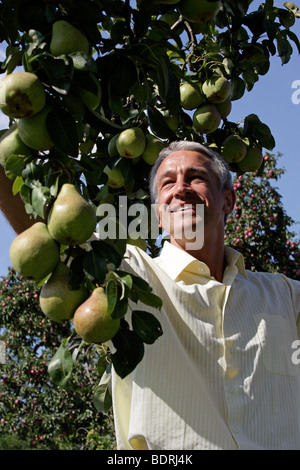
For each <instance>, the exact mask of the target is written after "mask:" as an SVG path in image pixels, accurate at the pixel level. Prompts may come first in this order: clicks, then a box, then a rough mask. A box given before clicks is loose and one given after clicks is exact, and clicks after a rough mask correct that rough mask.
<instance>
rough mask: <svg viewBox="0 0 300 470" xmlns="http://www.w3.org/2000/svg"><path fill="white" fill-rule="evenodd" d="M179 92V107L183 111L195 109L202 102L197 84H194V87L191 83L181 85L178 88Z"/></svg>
mask: <svg viewBox="0 0 300 470" xmlns="http://www.w3.org/2000/svg"><path fill="white" fill-rule="evenodd" d="M179 92H180V105H181V106H182V108H184V109H188V110H192V109H196V108H198V107H199V106H200V105H201V104H202V103H203V102H204V98H203V96H202V95H201V89H200V84H199V83H195V84H194V85H192V84H191V83H183V84H182V85H180V87H179Z"/></svg>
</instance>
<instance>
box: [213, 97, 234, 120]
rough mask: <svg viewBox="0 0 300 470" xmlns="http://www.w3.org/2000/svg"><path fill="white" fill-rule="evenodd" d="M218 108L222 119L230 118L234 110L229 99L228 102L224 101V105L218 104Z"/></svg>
mask: <svg viewBox="0 0 300 470" xmlns="http://www.w3.org/2000/svg"><path fill="white" fill-rule="evenodd" d="M216 108H217V110H218V111H219V113H220V116H221V118H222V119H225V118H227V116H229V114H230V112H231V109H232V103H231V100H230V99H229V98H227V100H225V101H223V102H222V103H219V104H216Z"/></svg>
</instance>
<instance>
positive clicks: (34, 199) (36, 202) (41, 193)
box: [31, 186, 51, 219]
mask: <svg viewBox="0 0 300 470" xmlns="http://www.w3.org/2000/svg"><path fill="white" fill-rule="evenodd" d="M50 199H51V195H50V189H49V188H47V187H45V186H42V187H38V188H34V189H33V190H32V193H31V204H32V207H33V209H34V210H35V212H36V213H37V215H39V216H40V217H41V218H42V219H43V218H44V216H45V211H44V208H45V205H46V204H48V203H49V202H50Z"/></svg>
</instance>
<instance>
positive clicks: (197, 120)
mask: <svg viewBox="0 0 300 470" xmlns="http://www.w3.org/2000/svg"><path fill="white" fill-rule="evenodd" d="M220 122H221V116H220V113H219V111H218V110H217V108H216V106H215V105H214V104H203V105H202V106H200V108H198V109H196V111H195V112H194V114H193V125H194V128H195V129H196V131H197V132H200V133H201V134H210V133H211V132H214V131H215V130H216V129H217V128H218V127H219V125H220Z"/></svg>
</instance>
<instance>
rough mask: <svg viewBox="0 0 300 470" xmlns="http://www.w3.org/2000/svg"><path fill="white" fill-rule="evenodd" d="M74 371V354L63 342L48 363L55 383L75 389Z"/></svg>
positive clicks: (65, 387)
mask: <svg viewBox="0 0 300 470" xmlns="http://www.w3.org/2000/svg"><path fill="white" fill-rule="evenodd" d="M72 371H73V359H72V354H71V353H70V351H69V350H68V348H67V347H66V346H65V344H63V343H62V344H61V345H60V346H59V348H58V350H57V351H56V353H55V354H54V356H53V358H52V359H51V361H50V362H49V364H48V372H49V375H50V378H51V380H52V382H53V383H55V384H56V385H58V386H59V387H62V388H64V389H66V390H71V389H73V386H72V384H71V375H72Z"/></svg>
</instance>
